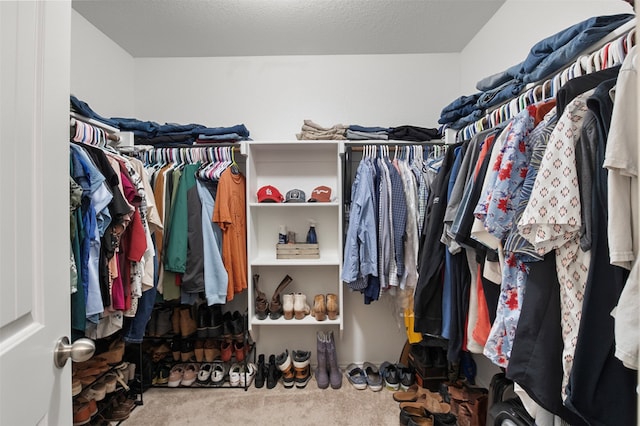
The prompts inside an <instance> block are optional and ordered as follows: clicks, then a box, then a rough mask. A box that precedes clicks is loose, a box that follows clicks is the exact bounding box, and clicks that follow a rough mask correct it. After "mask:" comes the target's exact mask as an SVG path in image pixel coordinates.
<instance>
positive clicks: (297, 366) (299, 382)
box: [292, 350, 311, 389]
mask: <svg viewBox="0 0 640 426" xmlns="http://www.w3.org/2000/svg"><path fill="white" fill-rule="evenodd" d="M292 354H293V370H294V383H295V385H296V387H297V388H298V389H303V388H305V387H306V386H307V383H309V380H311V365H310V359H311V352H310V351H300V350H298V351H293V352H292Z"/></svg>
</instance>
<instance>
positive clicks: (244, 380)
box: [240, 362, 256, 388]
mask: <svg viewBox="0 0 640 426" xmlns="http://www.w3.org/2000/svg"><path fill="white" fill-rule="evenodd" d="M255 376H256V365H255V364H254V363H252V362H247V363H246V364H241V365H240V386H241V387H243V388H246V387H249V386H251V383H253V379H254V377H255Z"/></svg>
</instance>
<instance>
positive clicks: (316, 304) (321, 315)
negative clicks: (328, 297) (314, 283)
mask: <svg viewBox="0 0 640 426" xmlns="http://www.w3.org/2000/svg"><path fill="white" fill-rule="evenodd" d="M312 312H313V316H314V317H315V319H316V321H324V320H325V319H327V305H326V303H325V301H324V294H316V295H315V297H314V298H313V311H312Z"/></svg>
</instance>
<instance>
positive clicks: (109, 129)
mask: <svg viewBox="0 0 640 426" xmlns="http://www.w3.org/2000/svg"><path fill="white" fill-rule="evenodd" d="M69 116H70V117H71V118H72V119H74V118H75V119H76V120H80V121H82V122H83V123H86V124H91V125H92V126H95V127H99V128H100V129H102V130H106V131H107V132H109V133H118V132H119V131H120V129H118V128H117V127H113V126H110V125H108V124H105V123H103V122H101V121H98V120H94V119H93V118H89V117H85V116H84V115H81V114H78V113H77V112H73V111H69Z"/></svg>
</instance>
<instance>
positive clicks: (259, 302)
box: [253, 274, 269, 320]
mask: <svg viewBox="0 0 640 426" xmlns="http://www.w3.org/2000/svg"><path fill="white" fill-rule="evenodd" d="M259 279H260V275H258V274H255V275H254V276H253V289H254V290H255V292H256V306H255V309H256V318H258V319H259V320H263V319H265V318H267V315H269V301H268V300H267V296H266V295H265V294H264V292H262V291H260V289H259V288H258V281H259Z"/></svg>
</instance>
